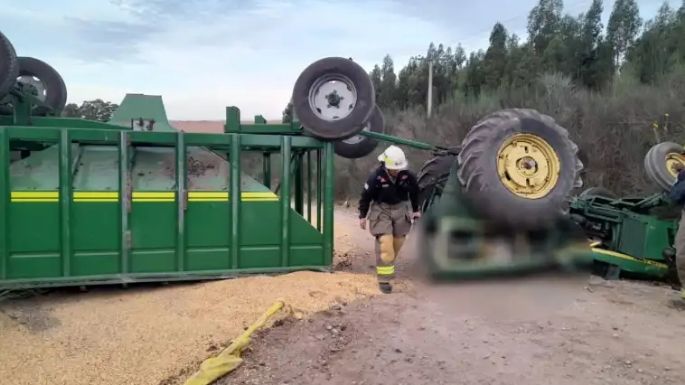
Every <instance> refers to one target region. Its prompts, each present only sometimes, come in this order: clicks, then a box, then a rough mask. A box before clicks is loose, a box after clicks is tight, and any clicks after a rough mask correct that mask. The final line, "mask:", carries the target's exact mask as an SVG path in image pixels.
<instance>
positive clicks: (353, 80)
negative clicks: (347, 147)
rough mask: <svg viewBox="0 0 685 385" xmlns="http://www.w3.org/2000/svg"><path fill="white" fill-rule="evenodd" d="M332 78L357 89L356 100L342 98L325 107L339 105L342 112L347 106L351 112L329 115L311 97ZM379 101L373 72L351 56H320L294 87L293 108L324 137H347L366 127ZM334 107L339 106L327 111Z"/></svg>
mask: <svg viewBox="0 0 685 385" xmlns="http://www.w3.org/2000/svg"><path fill="white" fill-rule="evenodd" d="M332 81H337V82H339V84H343V85H347V88H346V89H347V90H351V92H353V93H356V102H354V103H348V102H349V101H345V100H344V99H342V100H339V101H337V103H331V104H328V106H327V107H324V108H329V107H335V108H336V109H338V110H340V111H341V112H343V111H344V110H346V111H349V113H348V114H347V115H344V114H341V116H340V117H336V116H329V117H328V118H326V117H324V116H323V115H322V110H321V109H320V108H319V107H316V106H315V105H312V103H311V100H310V99H311V98H313V97H315V96H316V95H320V94H318V93H317V92H316V91H317V84H321V83H322V82H323V83H325V82H332ZM343 88H344V87H343ZM329 95H332V93H331V94H329ZM323 96H324V95H320V97H323ZM315 99H316V98H315ZM375 105H376V96H375V91H374V88H373V83H371V79H370V78H369V75H368V74H367V73H366V71H365V70H364V69H363V68H362V67H361V66H360V65H359V64H357V63H355V62H353V61H352V60H351V59H345V58H341V57H328V58H324V59H321V60H318V61H316V62H314V63H312V64H310V65H309V66H308V67H307V68H306V69H305V70H304V71H302V73H301V74H300V76H299V77H298V78H297V81H296V82H295V87H294V88H293V109H294V111H295V115H296V116H297V119H299V121H300V123H301V124H302V127H304V130H305V132H307V133H308V134H310V135H312V136H314V137H316V138H319V139H323V140H341V139H347V138H350V137H352V136H354V135H356V134H358V133H359V131H361V130H362V129H364V126H365V124H366V122H367V121H368V120H369V118H370V117H371V114H372V113H373V109H374V106H375ZM317 108H318V110H317ZM331 111H333V112H335V111H336V110H330V111H326V112H327V113H329V112H331Z"/></svg>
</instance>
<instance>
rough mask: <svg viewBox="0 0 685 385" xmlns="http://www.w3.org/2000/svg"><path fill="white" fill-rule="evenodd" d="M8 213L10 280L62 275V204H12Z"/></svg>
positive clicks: (8, 275)
mask: <svg viewBox="0 0 685 385" xmlns="http://www.w3.org/2000/svg"><path fill="white" fill-rule="evenodd" d="M53 192H54V193H57V192H56V191H53ZM8 214H9V215H8V217H9V223H8V224H9V242H8V244H9V255H8V260H7V277H8V278H9V279H13V278H50V277H59V276H60V275H62V263H61V260H60V251H61V250H60V235H61V233H60V206H59V202H58V201H57V200H55V201H51V202H12V203H10V208H9V210H8ZM37 218H40V220H36V219H37Z"/></svg>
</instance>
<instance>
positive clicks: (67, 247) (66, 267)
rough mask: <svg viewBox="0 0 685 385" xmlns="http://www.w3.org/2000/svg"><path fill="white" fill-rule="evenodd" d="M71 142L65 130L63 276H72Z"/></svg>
mask: <svg viewBox="0 0 685 385" xmlns="http://www.w3.org/2000/svg"><path fill="white" fill-rule="evenodd" d="M72 168H73V166H72V161H71V141H70V139H69V131H68V130H63V131H62V135H61V136H60V142H59V188H60V196H59V204H60V235H61V237H60V238H61V239H60V244H61V258H62V276H64V277H68V276H70V275H71V179H72V178H71V173H72Z"/></svg>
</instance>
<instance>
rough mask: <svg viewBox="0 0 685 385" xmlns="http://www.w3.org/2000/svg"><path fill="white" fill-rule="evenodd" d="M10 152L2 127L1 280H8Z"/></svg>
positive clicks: (0, 200)
mask: <svg viewBox="0 0 685 385" xmlns="http://www.w3.org/2000/svg"><path fill="white" fill-rule="evenodd" d="M9 164H10V151H9V140H8V139H7V130H6V129H5V128H4V127H0V280H3V279H6V278H7V259H8V248H7V244H8V239H9V236H8V234H7V232H8V230H9V229H8V226H7V220H8V218H9V215H7V213H8V212H9V210H8V207H9V197H10V194H9V190H10V189H9Z"/></svg>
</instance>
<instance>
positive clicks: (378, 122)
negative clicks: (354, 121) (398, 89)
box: [334, 106, 385, 159]
mask: <svg viewBox="0 0 685 385" xmlns="http://www.w3.org/2000/svg"><path fill="white" fill-rule="evenodd" d="M363 131H371V132H379V133H383V132H385V118H384V117H383V112H382V111H381V109H380V108H379V107H378V106H376V107H375V108H374V109H373V114H371V118H370V119H369V121H368V122H366V125H365V126H364V129H363ZM377 146H378V141H377V140H375V139H371V138H369V137H366V136H364V135H360V134H357V135H355V136H353V137H351V138H348V139H345V140H341V141H338V142H335V145H334V148H335V153H336V154H338V155H340V156H342V157H343V158H348V159H357V158H362V157H365V156H367V155H369V154H370V153H371V152H373V150H375V149H376V147H377Z"/></svg>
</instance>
